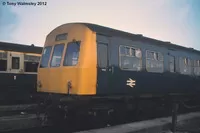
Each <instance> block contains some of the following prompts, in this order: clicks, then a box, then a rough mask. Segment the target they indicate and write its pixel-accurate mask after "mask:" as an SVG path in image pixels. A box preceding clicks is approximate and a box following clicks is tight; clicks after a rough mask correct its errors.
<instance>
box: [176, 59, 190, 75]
mask: <svg viewBox="0 0 200 133" xmlns="http://www.w3.org/2000/svg"><path fill="white" fill-rule="evenodd" d="M179 69H180V73H181V74H185V75H191V74H192V61H191V59H189V58H186V57H180V58H179Z"/></svg>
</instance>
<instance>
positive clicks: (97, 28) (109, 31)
mask: <svg viewBox="0 0 200 133" xmlns="http://www.w3.org/2000/svg"><path fill="white" fill-rule="evenodd" d="M77 24H83V25H85V26H87V27H88V28H89V29H91V30H92V31H94V32H96V33H98V34H103V35H107V36H117V37H122V38H127V39H130V40H136V41H137V40H138V41H144V42H150V43H153V44H156V45H159V46H163V47H168V48H172V49H173V48H174V49H183V50H187V51H191V52H197V53H200V51H198V50H196V49H194V48H189V47H188V48H187V47H183V46H180V45H176V44H172V43H171V42H165V41H161V40H157V39H153V38H149V37H145V36H143V35H142V34H133V33H129V32H125V31H120V30H116V29H113V28H110V27H105V26H101V25H97V24H91V23H77Z"/></svg>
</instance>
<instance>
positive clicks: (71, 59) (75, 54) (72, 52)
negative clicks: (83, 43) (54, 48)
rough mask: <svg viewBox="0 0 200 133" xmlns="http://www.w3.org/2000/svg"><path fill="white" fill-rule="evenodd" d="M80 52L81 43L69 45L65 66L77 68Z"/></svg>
mask: <svg viewBox="0 0 200 133" xmlns="http://www.w3.org/2000/svg"><path fill="white" fill-rule="evenodd" d="M79 51H80V43H79V42H70V43H68V45H67V49H66V53H65V58H64V63H63V65H64V66H75V65H77V63H78V58H79Z"/></svg>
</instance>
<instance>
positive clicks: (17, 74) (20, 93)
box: [0, 42, 42, 104]
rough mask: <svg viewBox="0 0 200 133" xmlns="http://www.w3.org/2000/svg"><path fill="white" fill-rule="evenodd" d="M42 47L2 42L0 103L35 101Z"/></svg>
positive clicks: (0, 52)
mask: <svg viewBox="0 0 200 133" xmlns="http://www.w3.org/2000/svg"><path fill="white" fill-rule="evenodd" d="M41 51H42V47H35V46H28V45H21V44H14V43H7V42H0V86H1V87H0V104H21V103H29V102H31V101H32V102H33V99H32V98H33V96H34V95H35V94H36V87H37V67H38V63H39V60H40V54H41Z"/></svg>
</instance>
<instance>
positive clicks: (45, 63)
mask: <svg viewBox="0 0 200 133" xmlns="http://www.w3.org/2000/svg"><path fill="white" fill-rule="evenodd" d="M51 49H52V47H51V46H48V47H46V48H44V50H43V53H42V59H41V62H40V68H45V67H48V62H49V58H50V55H51Z"/></svg>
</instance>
